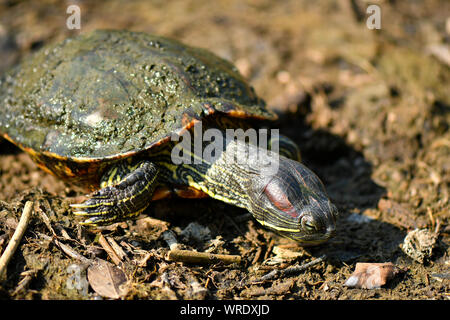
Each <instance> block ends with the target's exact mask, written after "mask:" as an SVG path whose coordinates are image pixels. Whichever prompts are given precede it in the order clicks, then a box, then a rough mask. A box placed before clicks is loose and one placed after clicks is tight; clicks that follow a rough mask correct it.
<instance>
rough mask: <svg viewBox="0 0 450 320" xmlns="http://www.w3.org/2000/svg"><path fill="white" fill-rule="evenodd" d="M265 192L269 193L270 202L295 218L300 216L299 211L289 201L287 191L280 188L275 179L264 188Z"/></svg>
mask: <svg viewBox="0 0 450 320" xmlns="http://www.w3.org/2000/svg"><path fill="white" fill-rule="evenodd" d="M264 193H265V194H266V195H267V197H268V198H269V200H270V202H272V204H273V205H274V206H275V207H277V208H278V209H280V210H281V211H283V212H285V213H287V214H288V215H290V216H291V217H293V218H295V217H297V216H298V213H297V211H296V210H295V208H294V206H293V205H292V203H291V202H290V201H289V199H288V197H287V195H286V193H285V192H284V191H283V190H282V189H281V188H280V186H279V185H278V184H277V183H275V182H273V181H271V182H269V183H268V184H267V186H266V188H265V189H264Z"/></svg>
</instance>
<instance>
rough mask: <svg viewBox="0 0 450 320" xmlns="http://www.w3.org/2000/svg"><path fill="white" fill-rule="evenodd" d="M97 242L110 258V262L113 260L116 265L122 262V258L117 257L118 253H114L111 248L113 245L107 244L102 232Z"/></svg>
mask: <svg viewBox="0 0 450 320" xmlns="http://www.w3.org/2000/svg"><path fill="white" fill-rule="evenodd" d="M98 242H99V243H100V245H101V246H102V248H103V249H104V250H105V251H106V253H107V254H108V256H109V257H110V258H111V260H112V262H114V264H115V265H117V266H118V265H119V264H120V263H121V262H122V260H121V259H120V258H119V255H118V254H117V253H116V251H115V250H114V249H113V247H112V246H111V245H110V244H109V242H108V241H107V240H106V238H105V237H104V236H103V235H102V234H100V237H99V238H98Z"/></svg>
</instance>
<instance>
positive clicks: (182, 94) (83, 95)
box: [0, 30, 338, 246]
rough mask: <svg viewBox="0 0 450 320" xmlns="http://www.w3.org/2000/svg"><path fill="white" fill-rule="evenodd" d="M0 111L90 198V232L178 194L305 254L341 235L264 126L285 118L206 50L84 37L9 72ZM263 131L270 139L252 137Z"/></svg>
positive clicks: (142, 39)
mask: <svg viewBox="0 0 450 320" xmlns="http://www.w3.org/2000/svg"><path fill="white" fill-rule="evenodd" d="M0 105H1V108H0V133H1V134H2V136H3V137H4V138H6V139H7V140H9V141H11V142H12V143H14V144H15V145H17V146H18V147H19V148H21V149H22V150H24V151H25V152H27V153H28V154H29V155H30V156H31V158H32V159H33V160H34V161H35V162H36V164H37V165H38V166H39V167H40V168H42V169H43V170H45V171H47V172H49V173H51V174H53V175H55V176H57V177H59V178H61V179H63V180H64V181H66V182H68V183H69V184H72V185H75V186H79V187H81V188H84V189H85V190H87V191H88V192H90V194H89V196H88V198H87V200H85V201H84V202H82V203H77V204H72V208H73V213H74V214H75V215H77V216H82V217H83V221H81V222H80V223H81V224H83V225H92V226H101V225H108V224H112V223H115V222H118V221H124V220H128V219H133V218H135V217H137V216H138V215H139V214H141V213H142V212H143V211H144V210H145V209H147V208H148V207H149V206H150V205H151V204H152V202H153V201H156V200H159V199H165V198H168V197H172V196H177V197H181V198H202V197H212V198H215V199H218V200H221V201H224V202H226V203H229V204H232V205H235V206H238V207H241V208H244V209H246V210H248V211H249V212H250V213H251V214H252V216H253V217H254V218H255V219H256V220H257V221H258V222H259V223H261V224H262V225H263V226H265V227H266V228H268V229H270V230H273V231H275V232H277V233H279V234H281V235H282V236H285V237H288V238H291V239H293V240H295V241H297V242H298V243H300V244H302V245H305V246H306V245H312V244H318V243H321V242H324V241H325V240H327V239H329V238H330V237H332V236H333V235H334V234H335V229H336V219H337V216H338V210H337V208H336V206H335V205H334V204H333V203H332V202H331V201H330V199H329V197H328V195H327V193H326V190H325V187H324V185H323V183H322V182H321V181H320V179H319V178H318V177H317V175H316V174H314V173H313V172H312V171H311V170H310V169H308V168H307V167H306V166H305V165H303V164H302V163H301V159H300V153H299V149H298V147H297V145H296V144H295V142H293V141H292V140H291V139H289V138H288V137H285V136H282V135H278V134H272V135H268V134H267V132H268V129H267V128H266V129H264V125H265V124H266V123H268V122H270V121H273V120H275V119H276V117H277V116H276V114H275V113H274V112H273V111H271V110H270V108H268V107H267V105H266V103H265V102H264V100H263V99H261V98H260V97H258V96H257V94H256V93H255V90H254V88H253V87H252V86H250V85H249V84H248V83H247V82H246V80H245V79H244V77H243V76H242V75H241V74H240V73H239V71H238V70H237V68H236V67H235V66H234V65H233V64H232V63H230V62H228V61H227V60H225V59H223V58H220V57H218V56H216V55H215V54H213V53H212V52H210V51H208V50H206V49H201V48H196V47H192V46H189V45H186V44H183V43H182V42H179V41H177V40H172V39H169V38H165V37H162V36H156V35H150V34H147V33H144V32H133V31H127V30H95V31H92V32H89V33H82V34H80V35H77V36H74V37H70V38H67V39H65V40H63V41H61V42H59V43H51V44H48V45H46V46H44V47H43V48H41V49H40V50H39V51H37V52H35V53H33V54H32V55H31V57H28V58H26V59H25V60H24V61H23V62H22V63H21V64H19V65H17V66H15V67H13V68H12V69H11V70H9V71H8V72H6V73H5V74H3V75H2V76H1V77H0ZM255 128H258V131H257V133H258V134H260V133H263V132H264V133H265V134H266V136H265V137H266V139H264V137H263V136H264V135H263V134H261V137H262V138H261V139H259V140H258V141H256V142H255V140H254V139H250V138H251V135H250V134H248V132H249V131H250V130H255V132H256V129H255ZM264 130H266V131H264ZM230 131H231V133H230ZM236 132H240V133H243V134H244V135H243V138H242V137H241V136H240V135H238V134H236ZM250 132H253V131H250ZM271 132H272V131H271ZM228 133H230V134H228ZM232 133H234V136H233V135H232ZM192 137H194V139H192ZM196 137H200V138H203V140H200V142H197V140H198V139H197V140H196ZM259 137H260V136H258V138H259ZM267 137H268V138H267ZM188 138H190V139H188ZM205 138H207V139H205ZM261 141H266V142H267V141H268V142H267V143H266V144H265V145H264V144H263V143H261ZM213 142H214V143H213ZM211 146H213V147H214V148H212V149H213V151H212V152H210V153H206V152H203V153H202V151H201V150H203V151H206V150H207V149H208V148H210V149H211ZM274 146H277V148H274ZM199 147H200V148H199ZM193 150H194V151H193ZM198 150H200V153H198V152H197V151H198ZM262 151H264V152H262ZM206 154H208V155H210V156H208V157H207V156H205V155H206ZM256 155H257V156H256ZM242 159H243V160H242ZM188 160H189V161H188Z"/></svg>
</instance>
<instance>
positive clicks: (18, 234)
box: [0, 201, 33, 278]
mask: <svg viewBox="0 0 450 320" xmlns="http://www.w3.org/2000/svg"><path fill="white" fill-rule="evenodd" d="M32 209H33V202H32V201H27V202H26V203H25V207H24V209H23V212H22V216H21V217H20V221H19V224H18V225H17V228H16V231H14V234H13V236H12V238H11V240H10V241H9V243H8V245H7V247H6V249H5V252H3V254H2V256H1V257H0V278H1V277H2V276H3V274H4V272H6V267H7V266H8V263H9V260H11V258H12V256H13V255H14V252H16V249H17V247H18V246H19V243H20V240H21V239H22V236H23V234H24V233H25V230H26V229H27V226H28V222H29V221H30V217H31V213H32Z"/></svg>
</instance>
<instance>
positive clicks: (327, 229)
mask: <svg viewBox="0 0 450 320" xmlns="http://www.w3.org/2000/svg"><path fill="white" fill-rule="evenodd" d="M277 167H278V169H277V170H276V171H274V170H272V169H271V168H269V167H263V168H262V169H261V170H259V172H258V173H257V174H255V175H254V176H253V177H252V179H251V181H250V185H249V188H248V196H249V199H250V208H249V209H250V211H251V212H252V214H253V216H254V217H255V218H256V220H258V221H259V222H260V223H261V224H262V225H264V226H266V227H268V228H269V229H272V230H274V231H275V232H277V233H279V234H281V235H283V236H285V237H288V238H291V239H293V240H296V241H298V242H299V243H300V244H301V245H304V246H308V245H315V244H319V243H321V242H324V241H326V240H327V239H329V238H330V237H332V236H333V235H334V233H335V228H336V218H337V215H338V211H337V209H336V207H335V206H334V205H333V204H332V203H331V201H330V200H329V198H328V196H327V193H326V191H325V187H324V186H323V184H322V182H321V181H320V179H319V178H318V177H317V176H316V175H315V174H314V173H313V172H312V171H311V170H309V169H308V168H307V167H305V166H304V165H302V164H301V163H299V162H297V161H293V160H290V159H287V158H285V157H280V158H279V162H278V166H277Z"/></svg>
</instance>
